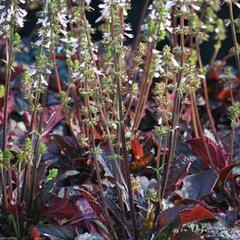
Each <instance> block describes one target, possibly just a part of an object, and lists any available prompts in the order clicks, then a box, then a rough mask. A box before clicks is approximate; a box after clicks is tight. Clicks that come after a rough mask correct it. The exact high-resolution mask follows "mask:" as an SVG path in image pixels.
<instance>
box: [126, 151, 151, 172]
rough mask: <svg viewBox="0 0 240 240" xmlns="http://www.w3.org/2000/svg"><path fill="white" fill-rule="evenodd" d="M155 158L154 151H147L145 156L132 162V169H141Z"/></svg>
mask: <svg viewBox="0 0 240 240" xmlns="http://www.w3.org/2000/svg"><path fill="white" fill-rule="evenodd" d="M152 159H153V154H152V153H147V154H145V155H144V156H143V157H141V158H139V159H136V160H134V161H132V162H131V163H130V169H131V171H134V170H137V169H141V168H142V167H144V166H146V165H147V164H148V163H150V162H151V161H152Z"/></svg>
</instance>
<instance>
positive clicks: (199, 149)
mask: <svg viewBox="0 0 240 240" xmlns="http://www.w3.org/2000/svg"><path fill="white" fill-rule="evenodd" d="M204 138H205V141H206V144H207V146H208V149H209V153H210V155H211V158H212V161H213V164H214V165H215V166H216V167H217V168H219V169H222V168H224V167H225V166H226V164H227V159H228V157H227V154H226V152H225V151H224V150H223V148H222V147H221V146H220V145H219V144H217V143H215V142H213V141H212V140H211V139H210V138H207V137H204ZM188 144H189V145H190V147H191V149H192V151H193V152H194V153H196V154H197V155H198V156H199V157H201V159H202V160H203V162H204V165H205V166H209V159H208V156H207V152H206V150H205V147H204V143H203V139H201V138H193V139H191V140H189V141H188Z"/></svg>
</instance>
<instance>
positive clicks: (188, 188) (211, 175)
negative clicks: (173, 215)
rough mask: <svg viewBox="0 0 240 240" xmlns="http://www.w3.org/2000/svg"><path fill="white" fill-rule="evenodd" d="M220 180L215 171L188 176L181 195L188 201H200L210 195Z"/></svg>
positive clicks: (184, 180)
mask: <svg viewBox="0 0 240 240" xmlns="http://www.w3.org/2000/svg"><path fill="white" fill-rule="evenodd" d="M217 179H218V174H217V173H216V171H214V170H213V169H209V170H206V171H202V172H200V173H196V174H192V175H188V176H186V177H185V178H184V179H183V186H182V189H181V191H180V195H181V196H182V197H183V198H186V199H192V200H200V199H202V198H203V197H206V196H207V195H209V194H210V193H211V192H212V190H213V188H214V186H215V184H216V182H217Z"/></svg>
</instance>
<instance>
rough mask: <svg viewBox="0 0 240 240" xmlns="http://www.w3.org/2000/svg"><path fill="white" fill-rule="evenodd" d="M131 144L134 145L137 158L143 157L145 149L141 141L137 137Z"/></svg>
mask: <svg viewBox="0 0 240 240" xmlns="http://www.w3.org/2000/svg"><path fill="white" fill-rule="evenodd" d="M131 145H132V151H133V154H134V157H135V159H139V158H141V157H143V155H144V151H143V147H142V145H141V144H140V143H139V141H138V140H137V139H132V140H131Z"/></svg>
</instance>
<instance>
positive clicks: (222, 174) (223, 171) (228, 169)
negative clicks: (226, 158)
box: [219, 162, 240, 182]
mask: <svg viewBox="0 0 240 240" xmlns="http://www.w3.org/2000/svg"><path fill="white" fill-rule="evenodd" d="M238 165H240V162H236V163H233V164H231V165H228V166H227V167H225V168H223V169H221V171H220V173H219V175H220V179H221V181H222V182H225V180H226V178H227V176H228V175H229V174H230V172H231V171H232V170H233V168H235V167H236V166H238Z"/></svg>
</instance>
